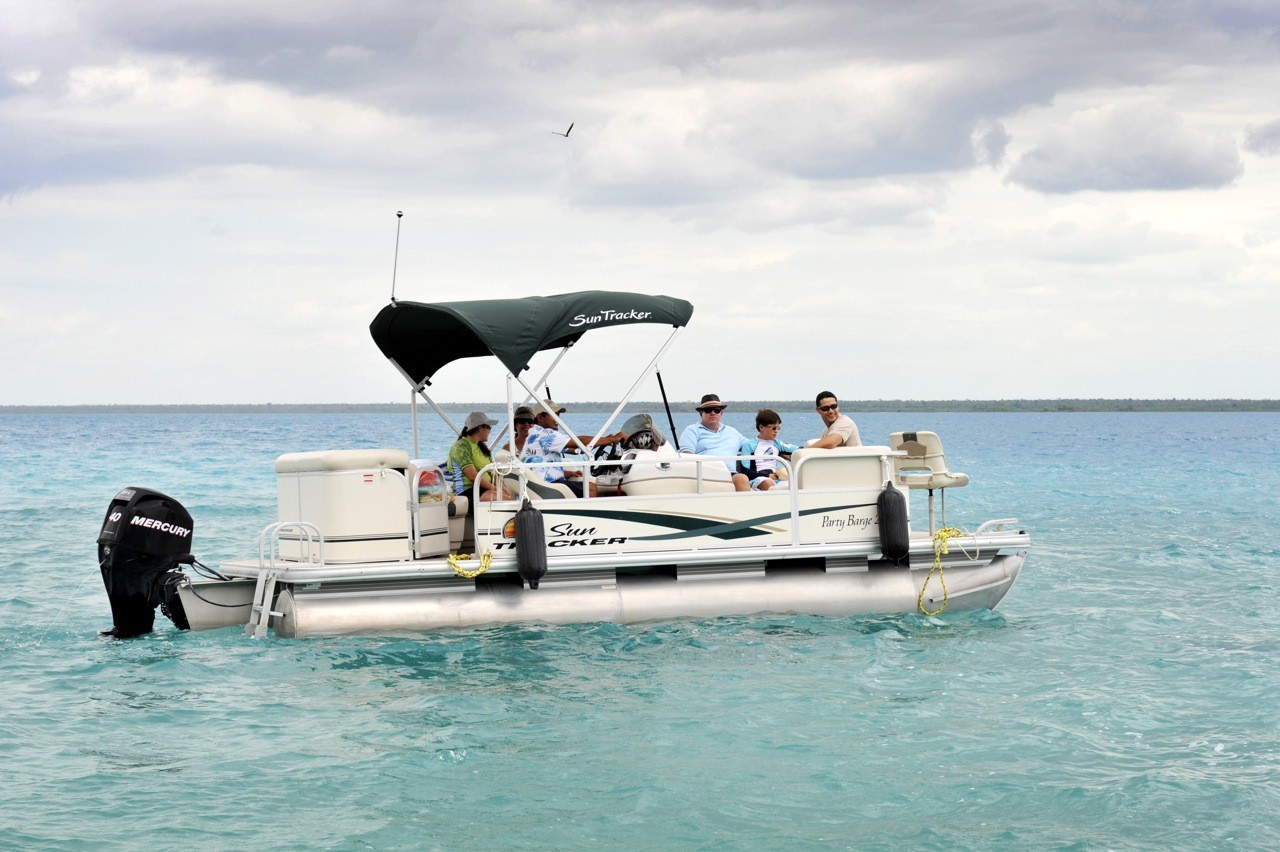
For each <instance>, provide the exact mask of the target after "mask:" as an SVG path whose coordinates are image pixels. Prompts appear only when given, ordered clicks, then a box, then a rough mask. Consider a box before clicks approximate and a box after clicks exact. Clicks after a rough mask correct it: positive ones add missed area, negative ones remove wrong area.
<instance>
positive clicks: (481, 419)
mask: <svg viewBox="0 0 1280 852" xmlns="http://www.w3.org/2000/svg"><path fill="white" fill-rule="evenodd" d="M497 424H498V421H497V420H490V419H489V418H488V417H487V416H485V413H484V412H483V411H473V412H471V413H470V414H468V415H467V420H466V422H465V423H463V425H462V434H460V435H459V436H458V440H456V441H454V442H453V446H452V447H450V448H449V472H450V473H451V474H452V475H453V483H454V488H455V489H457V493H459V494H466V495H467V496H468V497H471V496H472V495H473V492H472V489H473V487H474V486H475V484H476V477H477V476H479V474H480V471H482V470H484V468H485V466H486V465H489V464H492V463H493V453H491V452H489V444H488V443H487V442H488V440H489V434H490V433H491V432H492V431H493V427H494V426H496V425H497ZM479 499H481V500H509V499H511V498H510V495H508V494H507V493H506V490H505V489H504V488H503V487H502V482H501V480H498V481H496V482H495V478H494V476H493V474H492V472H490V473H486V474H485V475H484V477H483V478H482V479H481V480H480V494H479Z"/></svg>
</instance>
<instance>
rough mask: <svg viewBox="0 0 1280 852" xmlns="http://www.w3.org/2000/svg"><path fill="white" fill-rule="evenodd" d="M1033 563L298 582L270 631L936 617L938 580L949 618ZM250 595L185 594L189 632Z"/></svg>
mask: <svg viewBox="0 0 1280 852" xmlns="http://www.w3.org/2000/svg"><path fill="white" fill-rule="evenodd" d="M990 552H991V551H990V550H988V553H990ZM1026 553H1027V551H1026V550H1025V548H1023V549H1014V550H1010V551H1009V552H1001V553H998V554H997V555H995V556H994V557H992V556H988V557H986V558H983V559H979V560H978V561H975V562H970V561H969V560H968V559H967V558H966V557H964V556H963V555H960V557H959V558H958V559H955V558H952V557H948V559H947V560H946V561H945V562H944V563H943V564H944V567H943V572H942V577H941V579H939V577H938V575H937V574H936V573H934V575H933V577H932V578H930V577H929V573H930V567H931V565H932V562H931V559H929V557H928V556H926V555H925V554H920V555H919V556H915V557H913V567H911V568H905V567H904V568H899V567H874V565H875V563H874V562H873V563H871V565H872V567H868V568H864V569H861V570H848V569H844V568H832V569H824V568H822V567H812V565H811V560H804V561H797V564H796V567H790V566H788V565H787V564H786V562H785V561H784V562H782V563H781V564H779V565H777V566H774V565H771V566H770V567H768V568H765V569H764V570H758V569H756V570H753V569H751V568H750V567H746V568H743V567H738V568H736V569H735V568H732V567H728V566H720V568H721V569H723V570H720V571H716V570H715V566H705V567H703V568H702V569H701V570H700V571H699V572H685V573H684V574H680V573H677V572H676V571H671V572H669V573H640V574H627V573H617V574H612V573H607V572H595V573H594V576H591V575H588V574H584V573H579V574H577V575H573V576H571V577H568V578H564V579H560V580H556V579H552V578H550V577H549V578H548V579H547V580H544V581H543V583H542V585H541V587H540V588H538V589H530V588H528V587H526V586H524V585H523V584H521V583H520V582H519V580H518V578H517V577H515V576H513V575H509V574H508V575H495V576H492V577H490V576H482V577H480V578H478V579H477V580H463V579H460V578H455V579H420V580H401V581H387V580H381V581H376V582H363V583H362V582H353V581H338V582H323V583H311V584H307V583H291V584H284V585H282V587H281V590H280V592H279V595H278V596H277V597H276V598H275V601H274V604H273V606H272V610H273V615H272V617H271V622H270V624H271V627H272V628H273V629H274V630H275V632H276V634H277V635H279V636H283V637H289V638H305V637H317V636H339V635H345V634H355V633H395V632H421V631H431V630H440V629H448V628H464V627H477V626H483V625H494V624H513V623H539V622H540V623H547V624H575V623H584V622H614V623H619V624H632V623H637V622H647V621H663V620H669V619H681V618H695V619H696V618H716V617H721V616H734V615H755V614H764V613H778V614H796V613H799V614H813V615H825V616H848V615H859V614H868V613H906V612H916V611H919V610H920V609H921V608H923V609H924V610H925V611H928V612H934V611H937V610H939V609H941V608H943V604H944V597H943V589H942V583H943V582H945V584H946V597H945V609H946V610H947V611H958V610H972V609H993V608H995V607H996V606H997V605H998V604H999V603H1000V601H1001V600H1002V599H1003V598H1004V596H1005V594H1006V593H1007V592H1008V591H1009V589H1010V588H1011V587H1012V586H1013V583H1014V581H1015V580H1016V579H1017V577H1018V573H1019V571H1020V570H1021V568H1022V564H1023V562H1024V560H1025V559H1026ZM735 573H736V574H738V576H735ZM926 580H927V581H928V586H927V588H926V589H925V594H924V595H923V597H922V596H921V588H922V587H924V586H925V583H926ZM253 590H254V583H253V581H250V580H242V581H239V582H236V583H231V584H228V583H220V582H217V581H205V582H197V583H195V584H193V585H192V586H188V587H184V588H183V589H181V590H180V593H181V594H182V599H183V605H184V606H185V607H186V610H187V617H188V619H189V620H190V622H191V627H192V629H194V630H201V629H210V628H215V627H228V626H233V625H243V624H244V623H245V616H246V613H247V612H248V608H249V605H250V604H251V602H252V595H253ZM207 601H216V602H218V603H221V604H223V606H222V607H215V606H211V605H210V604H209V603H207ZM227 604H238V606H236V607H235V608H227V607H226V605H227Z"/></svg>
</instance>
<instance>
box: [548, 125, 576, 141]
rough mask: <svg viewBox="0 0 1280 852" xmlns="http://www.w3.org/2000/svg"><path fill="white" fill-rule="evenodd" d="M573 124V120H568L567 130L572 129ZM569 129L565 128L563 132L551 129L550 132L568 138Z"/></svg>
mask: <svg viewBox="0 0 1280 852" xmlns="http://www.w3.org/2000/svg"><path fill="white" fill-rule="evenodd" d="M573 124H574V123H573V122H569V130H573ZM569 130H566V131H565V132H564V133H561V132H560V131H559V130H553V131H551V132H552V133H554V134H555V135H557V136H563V137H564V138H565V139H568V138H569Z"/></svg>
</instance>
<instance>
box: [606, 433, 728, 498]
mask: <svg viewBox="0 0 1280 852" xmlns="http://www.w3.org/2000/svg"><path fill="white" fill-rule="evenodd" d="M635 461H639V462H640V463H639V464H628V462H635ZM622 469H623V471H624V473H623V475H622V482H621V487H622V490H623V492H624V493H625V494H626V495H627V496H629V497H637V496H648V495H653V494H696V493H698V489H699V487H701V489H702V493H704V494H707V493H714V492H721V493H733V491H734V487H733V479H732V475H731V474H730V473H729V468H728V467H726V466H725V464H724V462H721V461H716V460H713V459H703V460H701V461H699V460H698V459H697V457H696V456H694V455H692V454H688V453H686V454H681V453H678V452H676V450H675V448H674V447H672V446H671V445H670V444H663V445H662V446H660V447H658V448H657V449H654V450H627V451H626V452H624V453H623V454H622Z"/></svg>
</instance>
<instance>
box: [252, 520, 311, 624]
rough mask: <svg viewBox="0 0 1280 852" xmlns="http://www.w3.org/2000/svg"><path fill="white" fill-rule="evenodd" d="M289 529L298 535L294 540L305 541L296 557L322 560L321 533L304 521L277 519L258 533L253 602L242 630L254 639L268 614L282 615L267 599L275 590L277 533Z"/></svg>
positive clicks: (277, 573)
mask: <svg viewBox="0 0 1280 852" xmlns="http://www.w3.org/2000/svg"><path fill="white" fill-rule="evenodd" d="M286 531H289V532H292V533H293V534H294V535H296V536H297V537H298V539H297V540H298V543H299V544H302V543H304V542H305V545H306V557H305V559H301V560H299V561H301V562H305V563H306V564H308V565H323V564H324V536H322V535H321V534H320V530H319V528H318V527H316V525H315V524H309V523H307V522H306V521H280V522H279V523H274V524H271V525H269V526H268V527H267V528H266V529H264V530H263V531H262V532H261V533H260V534H259V535H258V582H257V585H255V586H254V589H253V604H252V606H251V607H250V610H249V623H248V624H246V625H245V626H244V632H245V633H247V634H249V635H250V636H252V637H253V638H254V639H261V638H262V637H263V636H266V635H267V627H268V626H269V625H270V624H271V616H273V615H274V616H276V617H277V618H280V617H283V616H284V613H282V612H276V611H274V610H272V609H271V602H272V600H274V599H275V594H276V577H278V576H279V574H280V570H281V569H279V568H277V567H276V558H277V554H278V553H279V551H280V538H281V534H282V533H284V532H286Z"/></svg>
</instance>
